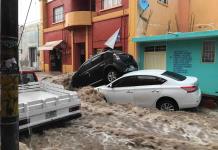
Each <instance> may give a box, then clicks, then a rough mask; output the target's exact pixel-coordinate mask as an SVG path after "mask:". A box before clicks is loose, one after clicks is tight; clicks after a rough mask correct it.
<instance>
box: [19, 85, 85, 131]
mask: <svg viewBox="0 0 218 150" xmlns="http://www.w3.org/2000/svg"><path fill="white" fill-rule="evenodd" d="M18 97H19V98H18V103H19V129H20V131H22V130H23V129H27V128H32V127H35V126H41V125H43V124H46V123H49V122H53V121H57V120H61V119H67V118H78V117H80V116H81V111H80V99H79V97H78V95H77V92H74V91H68V90H65V89H64V87H63V86H61V85H57V84H53V83H48V82H45V81H43V82H29V83H26V84H20V85H19V95H18Z"/></svg>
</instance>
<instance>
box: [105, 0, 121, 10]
mask: <svg viewBox="0 0 218 150" xmlns="http://www.w3.org/2000/svg"><path fill="white" fill-rule="evenodd" d="M119 5H121V0H102V8H103V9H109V8H113V7H116V6H119Z"/></svg>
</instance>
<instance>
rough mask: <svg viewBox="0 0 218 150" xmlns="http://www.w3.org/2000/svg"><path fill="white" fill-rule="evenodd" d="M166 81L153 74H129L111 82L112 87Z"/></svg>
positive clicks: (155, 83) (156, 83)
mask: <svg viewBox="0 0 218 150" xmlns="http://www.w3.org/2000/svg"><path fill="white" fill-rule="evenodd" d="M164 82H166V80H165V79H162V78H159V77H154V76H143V75H141V76H130V77H124V78H122V79H120V80H118V81H116V82H115V83H114V84H113V87H131V86H146V85H161V84H163V83H164Z"/></svg>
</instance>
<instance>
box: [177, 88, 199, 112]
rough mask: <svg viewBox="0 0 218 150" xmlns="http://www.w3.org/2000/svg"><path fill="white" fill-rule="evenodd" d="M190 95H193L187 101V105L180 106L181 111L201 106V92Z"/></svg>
mask: <svg viewBox="0 0 218 150" xmlns="http://www.w3.org/2000/svg"><path fill="white" fill-rule="evenodd" d="M190 94H191V95H190V96H188V97H187V99H188V100H187V101H186V104H184V105H182V106H180V109H185V108H195V107H198V106H199V105H200V103H201V99H202V94H201V90H200V89H198V90H197V91H196V92H194V93H190Z"/></svg>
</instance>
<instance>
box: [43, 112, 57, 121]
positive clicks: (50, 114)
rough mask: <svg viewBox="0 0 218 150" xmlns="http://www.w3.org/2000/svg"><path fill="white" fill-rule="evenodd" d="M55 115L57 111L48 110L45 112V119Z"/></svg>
mask: <svg viewBox="0 0 218 150" xmlns="http://www.w3.org/2000/svg"><path fill="white" fill-rule="evenodd" d="M56 116H57V111H50V112H47V113H46V114H45V118H46V119H50V118H54V117H56Z"/></svg>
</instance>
